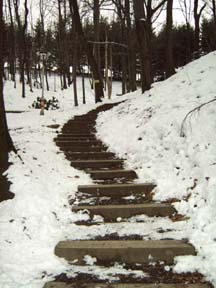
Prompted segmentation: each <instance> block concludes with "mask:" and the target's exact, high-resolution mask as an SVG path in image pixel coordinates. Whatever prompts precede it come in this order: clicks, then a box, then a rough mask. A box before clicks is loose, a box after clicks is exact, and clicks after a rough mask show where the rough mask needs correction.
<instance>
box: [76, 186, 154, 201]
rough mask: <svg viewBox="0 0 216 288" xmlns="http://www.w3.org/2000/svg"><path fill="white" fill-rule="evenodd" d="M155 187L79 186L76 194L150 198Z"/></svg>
mask: <svg viewBox="0 0 216 288" xmlns="http://www.w3.org/2000/svg"><path fill="white" fill-rule="evenodd" d="M155 187H156V185H155V184H152V183H138V184H136V183H132V184H112V185H80V186H78V192H81V193H85V194H91V195H93V196H99V197H103V196H106V197H126V196H130V195H134V194H146V197H148V198H149V197H150V198H151V191H152V190H153V189H154V188H155Z"/></svg>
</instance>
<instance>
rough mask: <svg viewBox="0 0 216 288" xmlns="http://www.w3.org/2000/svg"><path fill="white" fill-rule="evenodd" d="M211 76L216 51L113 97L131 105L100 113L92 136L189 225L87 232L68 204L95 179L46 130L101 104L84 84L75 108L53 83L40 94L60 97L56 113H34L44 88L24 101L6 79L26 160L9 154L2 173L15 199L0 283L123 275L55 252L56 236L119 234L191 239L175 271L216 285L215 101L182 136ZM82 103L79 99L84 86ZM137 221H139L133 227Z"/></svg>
mask: <svg viewBox="0 0 216 288" xmlns="http://www.w3.org/2000/svg"><path fill="white" fill-rule="evenodd" d="M215 72H216V53H211V54H209V55H207V56H205V57H203V58H201V59H199V60H197V61H195V62H193V63H191V64H189V65H187V66H186V67H185V68H183V69H180V70H179V71H178V73H177V74H176V75H174V76H173V77H172V78H170V79H168V80H167V81H165V82H161V83H157V84H155V85H154V87H153V88H152V89H151V90H150V91H148V92H146V93H145V94H144V95H141V93H140V91H137V92H135V93H131V94H128V95H126V96H124V97H114V98H113V100H112V101H119V100H125V99H126V100H127V101H126V102H124V103H123V104H120V105H119V106H117V107H115V108H113V109H112V110H110V111H108V112H105V113H101V115H100V117H99V119H98V125H97V130H98V137H100V138H102V140H103V141H104V142H106V143H107V145H108V146H109V149H110V151H114V152H115V153H117V154H118V155H119V156H120V157H122V156H123V157H124V158H126V159H127V161H126V165H127V166H128V167H130V168H133V169H135V170H136V171H137V173H138V175H139V180H138V181H140V182H144V181H148V182H149V181H153V182H155V183H156V184H157V188H156V189H155V196H154V197H155V200H156V201H160V200H166V199H169V198H178V199H180V200H181V201H180V202H177V203H176V204H175V206H176V208H177V209H178V211H179V213H182V214H186V215H187V216H189V217H190V219H189V220H186V221H184V222H172V221H171V220H170V219H168V218H157V219H156V218H149V217H146V216H140V217H138V218H132V219H130V220H129V222H128V223H126V222H120V223H115V224H109V225H105V224H103V223H102V224H100V225H93V226H90V227H89V228H88V229H87V228H86V227H81V226H77V225H76V224H75V223H74V222H75V221H77V220H82V219H86V220H87V219H88V218H89V216H88V215H87V214H82V213H79V214H74V213H72V212H71V207H70V206H69V204H68V198H70V199H71V198H73V197H74V195H75V192H76V190H77V185H80V184H82V185H83V184H91V183H92V181H91V179H90V178H89V176H88V175H87V174H85V173H83V172H81V171H78V170H76V169H74V168H72V167H71V166H70V164H69V162H68V161H67V160H66V159H65V157H64V155H63V154H62V153H58V152H59V150H58V148H57V147H56V145H55V144H54V142H53V138H54V137H55V136H56V130H55V129H52V128H49V127H48V126H49V125H51V124H60V125H62V124H64V123H65V122H66V121H67V120H68V119H71V118H72V117H73V116H74V115H79V114H83V113H86V112H88V111H90V110H91V109H94V108H95V107H97V106H98V105H95V104H94V96H93V92H92V91H91V89H90V87H89V86H88V88H87V91H86V94H87V105H80V106H79V107H77V108H75V107H74V103H73V90H72V87H71V88H70V89H68V90H65V91H60V89H59V87H58V89H57V91H58V92H53V81H52V83H51V84H50V87H51V91H50V92H46V98H51V97H52V96H55V97H56V98H58V100H59V102H60V109H59V110H55V111H48V112H47V111H45V115H44V116H40V115H39V111H38V110H33V109H32V108H31V104H32V102H33V101H34V100H35V99H36V97H38V96H40V94H41V90H35V91H34V93H31V92H29V91H28V92H27V97H26V98H25V99H22V98H21V87H20V86H19V85H18V88H17V89H16V90H14V89H13V85H12V83H11V82H6V83H5V102H6V109H7V110H16V111H17V110H19V111H25V112H23V113H20V114H12V113H9V114H7V118H8V124H9V128H10V133H11V135H12V138H13V140H14V142H15V145H16V147H17V148H18V153H19V156H20V157H21V159H22V160H21V159H20V158H19V157H18V156H17V155H14V154H13V153H11V155H10V161H11V162H12V165H11V166H10V168H9V170H8V171H7V175H8V178H9V180H10V181H11V182H12V183H13V184H12V186H11V191H12V192H14V193H15V198H14V199H12V200H8V201H5V202H2V203H0V231H1V232H0V287H2V288H29V287H30V288H39V287H43V284H44V282H47V281H49V280H51V279H52V277H53V276H54V275H56V274H59V273H62V272H67V273H68V274H69V275H73V276H74V275H75V274H76V273H78V272H80V271H83V272H85V273H94V274H96V275H98V277H100V278H102V279H106V278H109V279H115V274H118V273H121V274H127V273H129V272H128V271H126V269H124V267H123V266H120V265H119V264H116V265H115V266H114V267H111V268H110V269H107V268H106V269H104V268H99V267H96V266H94V265H93V264H94V259H91V258H89V257H87V256H86V262H87V264H89V266H87V267H79V266H69V265H68V264H67V262H66V261H64V260H63V259H59V258H58V257H56V256H55V255H54V247H55V245H56V244H57V243H58V242H59V241H60V240H64V239H92V238H94V237H97V236H98V235H100V236H103V235H106V234H111V233H118V234H119V236H125V235H129V234H134V233H135V234H140V235H141V236H142V237H143V239H149V238H150V239H160V238H161V237H164V238H175V239H182V238H188V239H189V240H190V242H191V243H193V244H194V245H195V247H196V249H197V251H198V255H197V256H195V257H192V256H190V257H178V259H177V264H176V266H175V269H176V271H179V272H181V271H194V270H198V271H200V272H201V273H203V274H204V275H205V276H206V277H207V279H209V280H210V281H212V283H214V285H215V287H216V275H215V273H214V271H215V270H216V244H215V243H216V242H215V239H216V232H215V231H216V229H215V228H216V227H215V226H216V220H215V218H216V214H215V213H216V212H215V209H214V207H215V204H216V196H215V194H214V190H215V187H216V183H215V182H216V181H215V179H216V178H215V175H216V173H215V172H216V171H215V170H216V159H215V158H216V153H215V152H216V151H215V148H214V145H215V140H216V139H215V138H216V122H215V113H214V112H215V108H216V106H215V104H214V102H213V103H212V104H210V105H207V106H205V107H203V108H202V109H201V110H200V111H199V113H195V114H193V115H192V117H190V118H189V119H188V120H187V121H186V124H185V126H184V134H185V137H180V128H181V123H182V120H183V118H184V117H185V115H186V114H187V113H188V112H189V111H190V110H191V109H193V108H194V107H196V106H197V105H199V104H201V103H204V102H206V101H209V100H210V99H212V98H214V97H215V95H216V81H215V75H216V73H215ZM86 82H87V81H86ZM87 83H88V82H87ZM58 84H59V83H58ZM120 91H121V85H120V83H115V85H114V94H120ZM79 97H80V100H79V102H80V103H81V102H82V101H81V98H82V93H81V81H80V82H79ZM112 101H110V102H112ZM105 102H108V100H106V101H105ZM58 130H60V128H59V129H58ZM96 218H97V217H96ZM97 219H99V218H97ZM97 219H96V220H97ZM99 220H101V219H99ZM136 220H139V222H140V221H141V222H140V223H135V222H136ZM161 231H164V233H161ZM92 265H93V266H92ZM131 273H133V274H134V276H135V277H137V276H139V277H148V275H145V274H143V273H142V271H133V272H131ZM111 274H112V275H113V276H112V277H111V276H110V275H111Z"/></svg>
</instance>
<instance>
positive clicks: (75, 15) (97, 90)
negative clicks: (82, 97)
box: [68, 0, 104, 102]
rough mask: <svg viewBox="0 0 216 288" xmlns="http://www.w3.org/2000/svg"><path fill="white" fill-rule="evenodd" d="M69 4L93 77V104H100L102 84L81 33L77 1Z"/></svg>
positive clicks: (95, 64)
mask: <svg viewBox="0 0 216 288" xmlns="http://www.w3.org/2000/svg"><path fill="white" fill-rule="evenodd" d="M68 1H69V4H70V11H71V16H72V18H73V22H74V25H75V29H76V33H77V34H78V35H79V40H80V41H81V42H82V46H83V49H84V50H85V53H86V55H87V58H88V62H89V64H90V66H91V69H92V73H93V77H94V87H95V102H100V101H101V97H104V94H103V82H102V79H101V76H100V72H99V70H98V66H97V63H96V61H95V58H94V56H93V53H92V49H91V46H90V44H89V43H88V42H87V40H86V37H85V35H84V32H83V28H82V23H81V19H80V14H79V8H78V4H77V0H68Z"/></svg>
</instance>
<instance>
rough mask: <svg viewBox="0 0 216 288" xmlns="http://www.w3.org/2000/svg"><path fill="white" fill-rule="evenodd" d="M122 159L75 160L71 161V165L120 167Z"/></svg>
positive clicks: (81, 167)
mask: <svg viewBox="0 0 216 288" xmlns="http://www.w3.org/2000/svg"><path fill="white" fill-rule="evenodd" d="M123 163H124V161H122V160H75V161H71V165H72V166H73V167H75V168H79V169H86V168H122V166H123Z"/></svg>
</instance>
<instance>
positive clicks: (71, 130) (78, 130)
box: [62, 128, 96, 134]
mask: <svg viewBox="0 0 216 288" xmlns="http://www.w3.org/2000/svg"><path fill="white" fill-rule="evenodd" d="M95 131H96V130H95V129H84V128H62V132H63V133H65V132H66V133H78V134H88V133H89V134H90V133H92V134H93V133H95Z"/></svg>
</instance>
